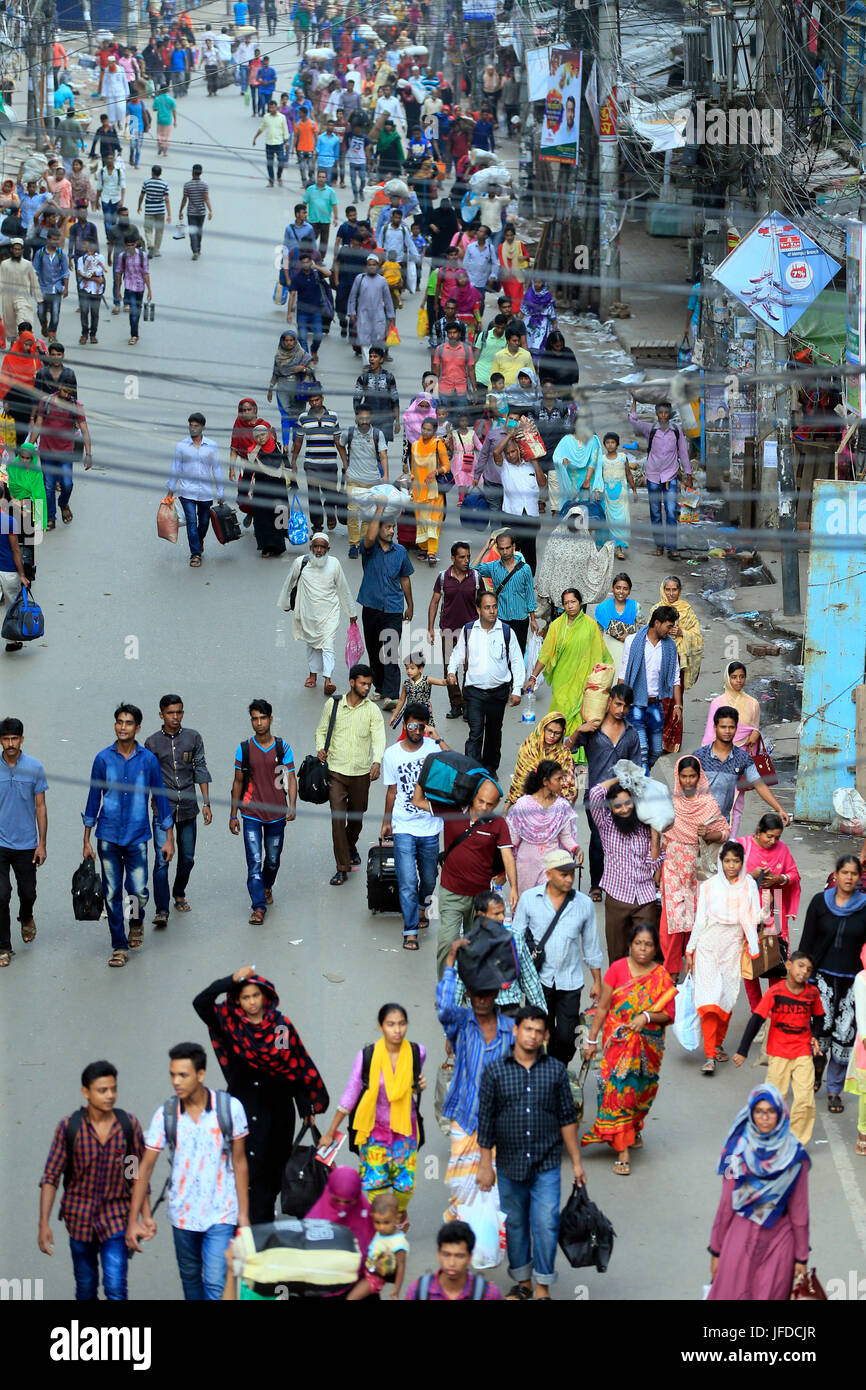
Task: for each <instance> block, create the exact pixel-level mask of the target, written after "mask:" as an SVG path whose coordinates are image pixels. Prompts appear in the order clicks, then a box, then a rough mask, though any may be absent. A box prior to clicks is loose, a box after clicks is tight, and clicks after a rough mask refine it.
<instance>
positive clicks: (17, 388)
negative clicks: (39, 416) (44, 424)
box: [0, 329, 39, 446]
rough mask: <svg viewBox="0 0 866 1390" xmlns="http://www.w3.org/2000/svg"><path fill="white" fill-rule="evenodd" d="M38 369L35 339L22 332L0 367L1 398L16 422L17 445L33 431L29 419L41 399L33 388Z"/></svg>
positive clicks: (29, 334) (26, 332)
mask: <svg viewBox="0 0 866 1390" xmlns="http://www.w3.org/2000/svg"><path fill="white" fill-rule="evenodd" d="M38 369H39V355H38V353H37V351H36V339H35V337H34V336H33V334H32V333H30V332H28V331H27V330H26V329H25V331H24V332H23V333H19V334H18V337H17V338H16V339H15V341H14V343H13V344H12V346H11V348H10V349H9V351H8V352H7V353H6V355H5V357H4V358H3V366H2V367H0V399H2V400H3V401H4V402H5V408H6V413H7V415H11V416H12V419H13V420H14V421H15V438H16V443H17V444H18V445H19V446H20V445H21V444H23V443H24V441H25V439H26V438H27V435H28V434H29V432H30V417H31V415H32V414H33V407H34V405H35V404H36V402H37V400H38V393H37V392H36V391H34V389H33V383H34V381H35V380H36V373H37V371H38Z"/></svg>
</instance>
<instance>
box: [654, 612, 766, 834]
mask: <svg viewBox="0 0 866 1390" xmlns="http://www.w3.org/2000/svg"><path fill="white" fill-rule="evenodd" d="M662 593H664V586H662ZM665 603H667V599H665ZM677 611H678V612H679V609H677ZM677 645H679V644H677ZM746 675H747V672H746V668H745V666H744V665H743V663H742V661H729V662H728V664H727V666H726V667H725V688H724V691H723V692H722V694H721V695H717V696H716V697H715V699H714V700H713V701H712V703H711V704H710V710H709V714H708V715H707V724H706V728H705V729H704V737H703V739H702V740H701V741H702V743H705V744H706V743H712V742H713V740H714V739H715V737H716V728H715V724H714V723H713V716H714V715H715V713H716V710H718V709H721V707H722V705H727V706H730V707H731V708H732V709H735V710H736V711H737V714H738V715H739V722H738V724H737V732H736V733H735V734H734V746H735V747H737V748H745V750H746V752H747V753H751V755H752V757H754V756H755V753H756V752H757V751H758V750H759V748H760V747H761V731H760V723H761V707H760V705H759V704H758V702H757V700H756V699H755V698H754V696H753V695H747V694H746V692H745V690H744V689H743V687H744V685H745V684H746ZM745 800H746V794H745V792H742V791H738V792H737V795H736V798H735V800H734V805H733V807H732V810H731V832H732V834H734V835H736V833H737V831H738V830H739V827H740V819H741V817H742V814H743V807H744V805H745Z"/></svg>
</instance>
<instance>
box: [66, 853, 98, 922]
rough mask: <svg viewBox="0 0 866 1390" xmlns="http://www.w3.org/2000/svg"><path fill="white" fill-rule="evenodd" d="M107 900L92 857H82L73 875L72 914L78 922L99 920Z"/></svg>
mask: <svg viewBox="0 0 866 1390" xmlns="http://www.w3.org/2000/svg"><path fill="white" fill-rule="evenodd" d="M104 905H105V900H104V897H103V893H102V880H101V879H100V877H99V874H98V873H97V872H96V865H95V863H94V862H93V860H92V859H82V861H81V863H80V864H79V866H78V868H77V869H76V870H75V873H74V874H73V875H72V915H73V916H74V918H75V920H76V922H98V921H99V919H100V917H101V916H102V909H103V907H104Z"/></svg>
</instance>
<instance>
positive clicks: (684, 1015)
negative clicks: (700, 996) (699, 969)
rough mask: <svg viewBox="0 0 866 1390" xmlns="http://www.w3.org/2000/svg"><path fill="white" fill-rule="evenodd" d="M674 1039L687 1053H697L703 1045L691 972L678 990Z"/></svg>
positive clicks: (693, 978) (693, 979)
mask: <svg viewBox="0 0 866 1390" xmlns="http://www.w3.org/2000/svg"><path fill="white" fill-rule="evenodd" d="M674 1037H675V1038H676V1040H677V1042H678V1043H679V1045H680V1047H684V1048H685V1049H686V1052H697V1050H698V1048H699V1047H700V1045H701V1041H702V1034H701V1020H700V1019H699V1018H698V1011H697V1009H696V1008H695V977H694V975H692V973H691V972H689V974H688V975H687V976H686V978H685V979H684V980H683V982H682V984H681V985H680V987H679V989H678V990H677V1002H676V1009H675V1013H674Z"/></svg>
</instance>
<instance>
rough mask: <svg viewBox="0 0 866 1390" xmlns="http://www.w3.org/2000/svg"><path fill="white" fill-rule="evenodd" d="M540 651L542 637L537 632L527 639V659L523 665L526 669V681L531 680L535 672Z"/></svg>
mask: <svg viewBox="0 0 866 1390" xmlns="http://www.w3.org/2000/svg"><path fill="white" fill-rule="evenodd" d="M540 651H541V637H540V636H539V634H538V633H537V632H530V634H529V636H528V637H527V639H526V657H525V659H524V663H523V664H524V666H525V667H526V679H527V680H529V677H530V676H531V675H532V672H533V671H534V670H535V663H536V661H537V660H538V653H539V652H540ZM543 674H544V673H543V672H542V675H543Z"/></svg>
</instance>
